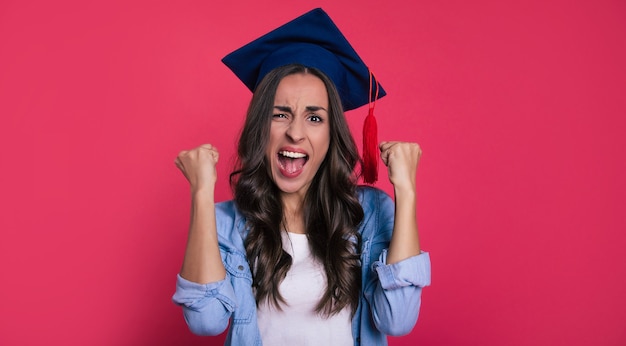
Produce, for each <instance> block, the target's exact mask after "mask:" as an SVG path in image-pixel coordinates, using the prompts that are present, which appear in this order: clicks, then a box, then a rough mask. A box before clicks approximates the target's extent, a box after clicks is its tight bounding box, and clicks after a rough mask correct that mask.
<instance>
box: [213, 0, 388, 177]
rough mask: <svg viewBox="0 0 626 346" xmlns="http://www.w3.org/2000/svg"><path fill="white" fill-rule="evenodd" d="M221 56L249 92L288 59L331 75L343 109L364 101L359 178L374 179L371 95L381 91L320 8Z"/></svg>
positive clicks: (375, 148) (374, 129) (378, 95)
mask: <svg viewBox="0 0 626 346" xmlns="http://www.w3.org/2000/svg"><path fill="white" fill-rule="evenodd" d="M222 62H223V63H224V64H225V65H226V66H228V68H230V69H231V70H232V71H233V72H234V73H235V75H236V76H237V77H238V78H239V79H240V80H241V81H242V82H243V83H244V84H245V85H246V86H247V87H248V89H250V91H252V92H254V90H255V89H256V87H257V85H258V84H259V83H260V82H261V80H262V79H263V77H265V75H266V74H267V73H269V72H270V71H272V70H273V69H275V68H277V67H281V66H285V65H289V64H300V65H304V66H306V67H313V68H316V69H318V70H320V71H322V72H323V73H324V74H326V75H327V76H328V77H329V78H330V80H332V81H333V83H334V84H335V87H336V88H337V91H338V93H339V97H340V98H341V103H342V105H343V109H344V111H349V110H352V109H355V108H358V107H361V106H363V105H366V104H369V105H370V107H369V113H368V116H367V117H366V119H365V124H364V127H363V166H364V167H363V178H364V181H365V182H367V183H374V182H375V181H376V180H377V179H378V177H377V176H378V143H377V138H376V137H377V133H376V132H377V126H376V118H375V117H374V113H373V111H374V103H375V101H376V99H378V98H381V97H383V96H385V95H386V93H385V90H384V89H383V88H382V87H381V86H380V84H379V83H378V81H377V80H376V78H375V77H374V75H373V74H372V73H371V71H370V69H369V68H368V67H367V65H365V63H364V62H363V60H362V59H361V58H360V57H359V55H358V54H357V53H356V51H355V50H354V48H352V46H351V45H350V43H349V42H348V40H347V39H346V38H345V37H344V35H343V34H342V33H341V31H339V28H337V26H336V25H335V23H333V21H332V20H331V19H330V17H329V16H328V14H326V12H324V10H322V9H321V8H317V9H314V10H312V11H309V12H307V13H305V14H303V15H302V16H300V17H298V18H296V19H294V20H292V21H290V22H288V23H286V24H284V25H282V26H280V27H278V28H277V29H274V30H272V31H270V32H269V33H267V34H265V35H263V36H261V37H259V38H257V39H256V40H254V41H252V42H250V43H248V44H246V45H245V46H243V47H241V48H239V49H237V50H236V51H234V52H232V53H230V54H228V55H227V56H226V57H224V58H223V59H222Z"/></svg>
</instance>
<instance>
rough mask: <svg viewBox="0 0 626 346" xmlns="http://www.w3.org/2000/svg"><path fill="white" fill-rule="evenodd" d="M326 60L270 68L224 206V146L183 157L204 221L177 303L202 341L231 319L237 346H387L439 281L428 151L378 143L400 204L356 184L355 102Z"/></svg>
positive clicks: (195, 207) (194, 233) (258, 88)
mask: <svg viewBox="0 0 626 346" xmlns="http://www.w3.org/2000/svg"><path fill="white" fill-rule="evenodd" d="M316 11H317V10H316ZM319 11H321V10H319ZM319 11H317V12H315V13H312V14H311V13H310V14H307V15H308V16H320V15H321V14H320V13H319ZM322 14H323V18H324V19H325V18H326V17H325V13H323V12H322ZM307 15H305V16H307ZM305 19H306V18H305ZM313 19H319V18H313ZM313 22H315V23H316V24H315V25H319V24H317V23H318V21H315V20H314V21H313ZM301 24H302V22H300V23H299V25H298V28H299V29H301ZM331 24H332V22H331ZM324 25H330V24H328V23H325V24H324ZM333 25H334V24H333ZM283 27H284V26H283ZM290 42H291V41H290ZM290 46H291V44H290ZM315 49H317V48H315ZM280 55H281V59H282V56H283V55H284V54H280ZM305 55H306V56H310V55H311V54H305ZM266 60H267V59H266ZM326 60H327V59H325V61H324V63H323V64H322V65H321V66H322V67H321V68H318V67H316V66H311V65H316V64H317V63H316V62H312V63H308V64H303V63H295V64H294V63H287V64H284V63H283V62H282V61H281V62H278V63H277V65H278V66H272V68H271V69H269V71H268V72H267V73H261V74H260V76H259V78H260V81H259V82H258V83H255V85H254V86H253V88H252V89H253V90H254V95H253V98H252V101H251V103H250V106H249V109H248V114H247V117H246V122H245V124H244V128H243V131H242V133H241V138H240V141H239V147H238V158H239V161H238V165H237V169H236V170H235V171H234V172H233V173H232V174H231V184H232V186H233V191H234V196H235V199H234V200H233V201H228V202H222V203H218V204H215V202H214V194H213V193H214V188H215V184H216V181H217V177H216V170H215V165H216V164H217V162H218V158H219V154H218V151H217V150H216V148H214V147H213V146H211V145H209V144H207V145H203V146H200V147H198V148H195V149H193V150H189V151H182V152H181V153H180V154H179V156H178V157H177V159H176V164H177V166H178V168H179V169H180V170H181V171H182V172H183V173H184V175H185V177H186V178H187V180H188V181H189V183H190V185H191V191H192V215H191V224H190V229H189V237H188V243H187V249H186V252H185V258H184V262H183V266H182V269H181V272H180V275H179V276H178V281H177V291H176V294H175V295H174V301H175V302H176V303H178V304H180V305H181V306H183V311H184V315H185V318H186V321H187V323H188V325H189V327H190V328H191V330H192V331H193V332H195V333H197V334H207V335H215V334H219V333H221V332H223V331H224V330H225V329H226V327H228V325H229V321H230V328H229V333H228V337H227V342H226V343H227V344H233V345H260V344H261V343H263V344H268V345H279V344H285V345H306V344H310V345H321V344H326V345H353V344H354V345H384V344H386V337H385V334H387V335H401V334H405V333H408V332H409V331H410V330H411V329H412V327H413V325H414V324H415V322H416V320H417V316H418V312H419V306H420V294H421V288H422V287H423V286H425V285H428V284H429V280H430V263H429V259H428V254H426V253H421V250H420V245H419V238H418V232H417V223H416V217H415V205H416V203H415V198H416V197H415V194H416V193H415V173H416V169H417V165H418V161H419V157H420V155H421V150H420V148H419V146H418V145H417V144H411V143H400V142H382V143H381V144H380V151H381V158H382V161H383V163H384V164H385V165H386V166H387V167H388V171H389V179H390V181H391V183H392V184H393V186H394V193H395V204H394V202H393V201H392V200H391V199H390V198H389V197H388V196H387V195H386V194H385V193H383V192H382V191H379V190H377V189H373V188H365V187H357V185H356V178H357V177H356V176H355V174H354V172H355V169H356V167H357V165H358V163H359V162H360V160H359V156H358V152H357V149H356V145H355V144H354V141H353V139H352V136H351V134H350V132H349V129H348V126H347V124H346V121H345V118H344V114H343V109H346V108H347V107H346V101H348V99H349V98H350V96H345V95H343V96H344V97H342V93H341V92H338V89H337V84H340V83H341V82H339V83H338V82H337V81H341V80H343V79H341V78H336V77H335V78H333V77H329V75H331V76H334V74H333V71H330V70H329V69H327V68H326V66H325V65H324V64H326V63H327V61H326ZM327 71H330V72H327ZM340 85H341V84H340ZM341 87H342V89H343V90H348V89H349V88H344V85H341ZM357 103H358V102H357Z"/></svg>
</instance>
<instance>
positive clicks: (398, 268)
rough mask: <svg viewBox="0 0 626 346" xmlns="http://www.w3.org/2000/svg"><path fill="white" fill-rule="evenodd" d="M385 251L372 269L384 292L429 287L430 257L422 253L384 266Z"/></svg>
mask: <svg viewBox="0 0 626 346" xmlns="http://www.w3.org/2000/svg"><path fill="white" fill-rule="evenodd" d="M386 263H387V250H386V249H385V250H383V252H382V253H381V254H380V258H379V260H378V261H376V262H374V263H373V265H372V268H373V269H374V270H375V271H376V272H377V273H378V279H379V280H380V285H381V286H382V288H383V289H385V290H391V289H396V288H400V287H405V286H418V287H424V286H428V285H430V256H429V254H428V252H423V251H422V253H421V254H419V255H417V256H413V257H409V258H407V259H405V260H403V261H400V262H397V263H394V264H386Z"/></svg>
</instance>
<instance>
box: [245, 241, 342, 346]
mask: <svg viewBox="0 0 626 346" xmlns="http://www.w3.org/2000/svg"><path fill="white" fill-rule="evenodd" d="M282 238H283V248H284V249H285V251H286V252H287V253H288V254H290V255H291V257H292V259H293V261H292V264H291V268H290V269H289V271H288V272H287V276H286V277H285V279H284V280H283V282H282V283H281V284H280V286H279V290H280V294H281V295H282V296H283V298H284V299H285V302H286V303H287V304H281V308H282V311H281V310H278V309H277V308H276V307H274V306H273V305H271V304H270V303H269V302H268V301H267V300H266V301H264V302H263V303H262V304H259V307H258V308H257V316H258V322H259V330H260V331H261V339H262V340H263V345H304V346H313V345H323V346H330V345H333V346H334V345H354V342H353V340H352V320H351V318H350V309H349V307H346V308H344V309H343V310H342V311H341V312H339V313H338V314H336V315H333V316H330V317H328V318H325V317H323V316H321V315H319V314H318V313H316V312H315V306H316V305H317V303H318V302H319V300H320V298H321V297H322V294H323V293H324V290H325V289H326V275H325V274H324V267H323V266H322V264H321V263H319V261H318V260H316V259H315V258H314V257H313V255H312V254H311V248H310V246H309V241H308V239H307V237H306V234H297V233H287V232H283V233H282Z"/></svg>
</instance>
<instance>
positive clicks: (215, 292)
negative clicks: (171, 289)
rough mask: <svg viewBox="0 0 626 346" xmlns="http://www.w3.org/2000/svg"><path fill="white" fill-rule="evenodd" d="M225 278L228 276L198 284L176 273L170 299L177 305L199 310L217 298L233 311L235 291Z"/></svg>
mask: <svg viewBox="0 0 626 346" xmlns="http://www.w3.org/2000/svg"><path fill="white" fill-rule="evenodd" d="M227 279H228V277H226V278H225V279H223V280H220V281H215V282H210V283H208V284H199V283H196V282H192V281H189V280H186V279H184V278H183V277H182V276H180V274H178V275H177V278H176V293H174V296H173V297H172V300H173V301H174V303H176V304H178V305H183V306H185V307H187V308H190V309H192V310H196V311H200V310H202V309H203V308H204V307H205V306H207V305H208V304H209V303H210V302H211V300H213V299H217V300H219V301H220V302H221V303H222V304H223V305H224V307H225V308H226V309H227V310H229V311H234V310H235V306H236V303H235V301H236V300H235V292H234V290H233V286H232V285H231V284H230V281H228V280H227Z"/></svg>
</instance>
